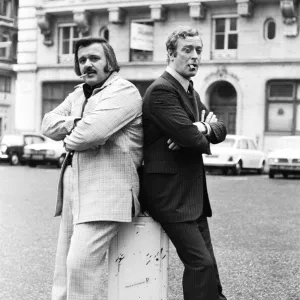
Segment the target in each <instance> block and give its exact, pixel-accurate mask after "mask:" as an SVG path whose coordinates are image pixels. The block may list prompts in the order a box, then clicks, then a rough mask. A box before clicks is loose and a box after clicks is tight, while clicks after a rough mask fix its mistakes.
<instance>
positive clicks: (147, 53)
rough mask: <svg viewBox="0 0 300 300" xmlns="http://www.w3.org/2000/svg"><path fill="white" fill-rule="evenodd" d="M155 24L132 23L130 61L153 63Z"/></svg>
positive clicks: (146, 22)
mask: <svg viewBox="0 0 300 300" xmlns="http://www.w3.org/2000/svg"><path fill="white" fill-rule="evenodd" d="M153 35H154V22H152V21H132V22H131V26H130V61H152V60H153V42H154V38H153Z"/></svg>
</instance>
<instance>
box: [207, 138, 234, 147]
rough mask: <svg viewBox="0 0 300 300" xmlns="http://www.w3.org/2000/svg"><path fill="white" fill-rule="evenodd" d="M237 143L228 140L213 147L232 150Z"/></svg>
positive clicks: (231, 139)
mask: <svg viewBox="0 0 300 300" xmlns="http://www.w3.org/2000/svg"><path fill="white" fill-rule="evenodd" d="M234 143H235V139H233V138H226V139H225V140H224V141H223V142H222V143H219V144H213V145H212V146H213V147H219V148H220V147H221V148H231V147H233V145H234Z"/></svg>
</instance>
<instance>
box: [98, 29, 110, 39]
mask: <svg viewBox="0 0 300 300" xmlns="http://www.w3.org/2000/svg"><path fill="white" fill-rule="evenodd" d="M99 35H100V37H102V38H104V39H106V40H107V41H109V30H108V28H107V27H106V26H105V27H102V28H101V29H100V31H99Z"/></svg>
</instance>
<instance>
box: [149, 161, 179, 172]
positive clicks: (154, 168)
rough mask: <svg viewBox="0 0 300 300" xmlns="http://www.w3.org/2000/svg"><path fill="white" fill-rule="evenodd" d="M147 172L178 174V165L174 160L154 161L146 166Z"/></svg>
mask: <svg viewBox="0 0 300 300" xmlns="http://www.w3.org/2000/svg"><path fill="white" fill-rule="evenodd" d="M144 168H145V171H146V173H162V174H176V173H177V172H178V166H177V165H176V164H175V163H173V162H167V161H153V162H150V163H148V164H145V166H144Z"/></svg>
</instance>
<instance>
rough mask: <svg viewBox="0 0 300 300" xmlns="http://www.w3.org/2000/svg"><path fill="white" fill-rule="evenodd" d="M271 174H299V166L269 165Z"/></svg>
mask: <svg viewBox="0 0 300 300" xmlns="http://www.w3.org/2000/svg"><path fill="white" fill-rule="evenodd" d="M269 170H270V171H271V172H278V173H300V165H273V164H272V165H269Z"/></svg>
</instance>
